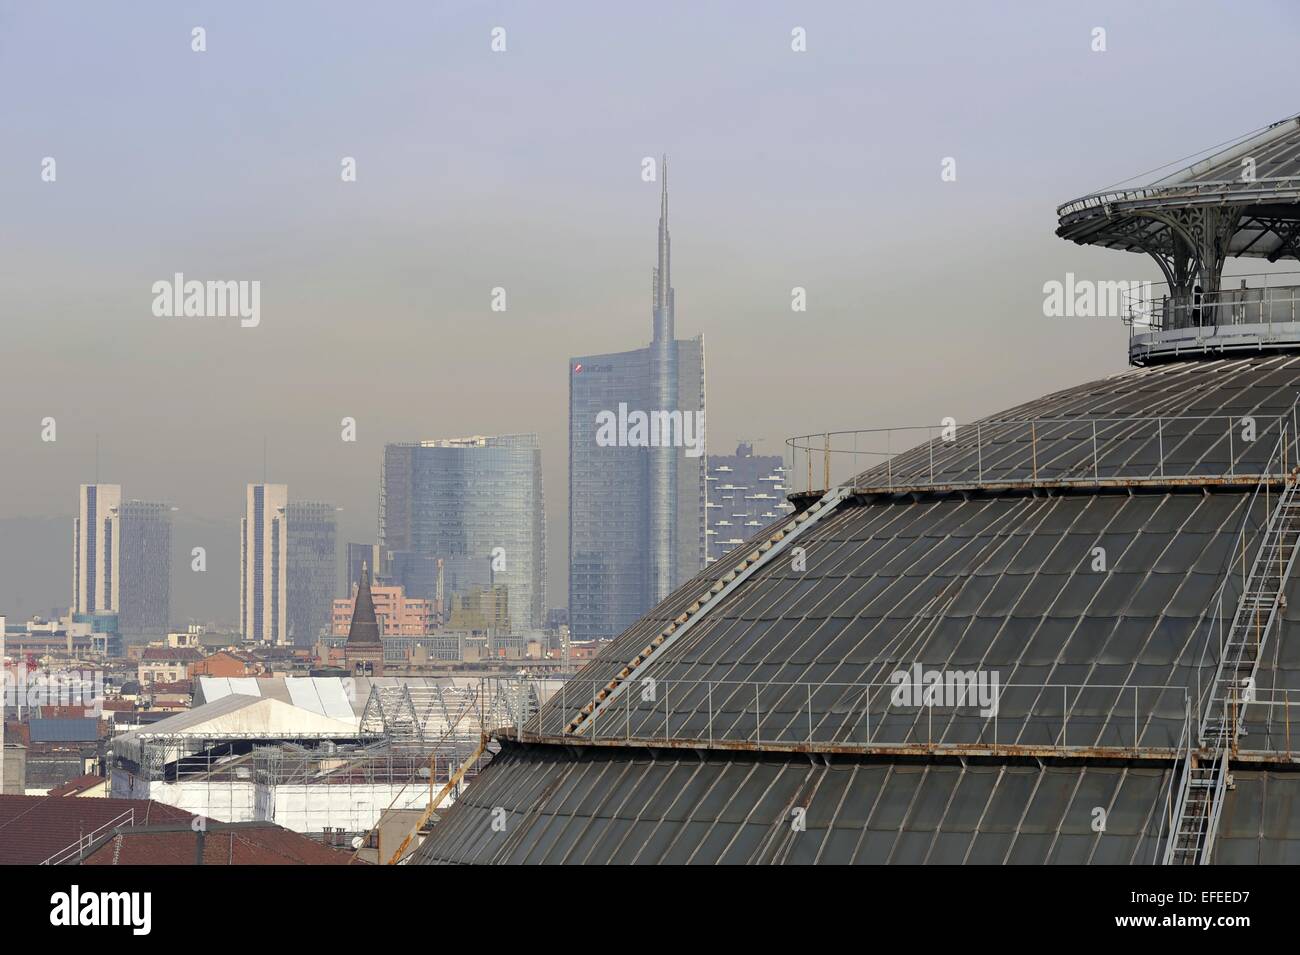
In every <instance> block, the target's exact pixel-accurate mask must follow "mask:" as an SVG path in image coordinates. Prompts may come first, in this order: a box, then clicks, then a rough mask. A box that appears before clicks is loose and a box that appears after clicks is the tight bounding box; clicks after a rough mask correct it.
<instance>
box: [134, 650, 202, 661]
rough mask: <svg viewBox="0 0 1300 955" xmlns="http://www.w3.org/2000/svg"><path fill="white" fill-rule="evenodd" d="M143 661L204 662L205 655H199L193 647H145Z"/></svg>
mask: <svg viewBox="0 0 1300 955" xmlns="http://www.w3.org/2000/svg"><path fill="white" fill-rule="evenodd" d="M140 659H141V660H142V661H143V660H175V661H183V662H186V663H192V662H194V661H196V660H202V659H203V654H201V653H199V651H198V650H195V649H194V648H193V647H177V648H176V649H172V648H171V647H145V648H144V652H143V653H142V654H140Z"/></svg>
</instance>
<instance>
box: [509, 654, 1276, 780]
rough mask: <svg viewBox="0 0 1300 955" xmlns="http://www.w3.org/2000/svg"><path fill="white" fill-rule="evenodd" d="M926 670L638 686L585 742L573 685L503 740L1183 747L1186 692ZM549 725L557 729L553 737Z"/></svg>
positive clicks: (587, 692)
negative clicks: (915, 674)
mask: <svg viewBox="0 0 1300 955" xmlns="http://www.w3.org/2000/svg"><path fill="white" fill-rule="evenodd" d="M899 672H902V673H908V674H910V673H911V670H908V669H903V670H900V671H899ZM924 672H925V673H926V674H928V673H931V672H937V673H939V677H938V679H937V681H936V682H934V683H923V682H922V681H912V680H910V679H908V680H904V679H902V678H896V679H891V680H887V681H881V682H843V683H837V682H826V683H809V682H776V681H773V682H762V681H755V680H676V679H658V678H644V679H641V678H638V679H637V680H636V685H635V687H634V688H633V690H632V691H631V692H626V693H623V694H622V695H621V696H620V697H619V698H617V699H615V700H613V701H612V705H610V706H608V707H606V708H604V709H602V710H601V711H600V712H598V713H596V714H593V715H592V716H590V717H588V719H587V721H586V722H585V723H584V727H583V734H582V735H577V734H575V733H572V732H564V731H563V730H561V729H560V728H559V724H562V723H567V722H568V721H569V719H570V718H571V717H572V715H573V714H575V713H577V712H578V711H579V708H580V707H582V706H583V705H584V704H586V703H587V702H588V701H589V700H591V699H592V698H593V696H594V694H595V693H596V692H598V691H599V690H600V689H601V688H602V687H603V686H604V685H605V683H606V681H604V680H600V679H592V680H584V679H575V680H570V681H569V682H568V683H566V684H565V685H564V686H563V687H562V688H561V690H560V694H559V695H558V696H557V697H556V698H553V703H555V704H556V705H558V707H559V710H558V713H556V712H550V713H544V714H543V719H542V720H539V721H530V722H529V723H528V724H527V725H525V726H523V727H520V726H516V725H512V726H507V727H498V728H497V729H496V731H495V732H497V733H498V734H500V735H504V736H508V737H509V738H511V739H518V740H522V741H523V742H529V741H552V742H553V741H557V740H563V741H569V742H573V743H581V742H589V743H601V742H603V743H606V744H614V743H621V744H626V745H645V746H654V745H675V746H692V747H698V748H722V749H743V750H768V749H770V750H786V749H794V750H797V751H802V750H813V751H833V752H838V753H864V754H865V753H873V752H907V751H915V752H928V753H933V752H943V751H946V750H951V751H952V752H955V753H960V752H965V753H981V752H989V753H1016V752H1024V753H1026V754H1039V755H1061V756H1066V755H1081V756H1088V755H1099V756H1107V755H1110V756H1120V755H1130V756H1131V755H1145V756H1147V757H1150V758H1156V759H1167V758H1173V754H1174V753H1175V751H1176V749H1177V746H1178V745H1180V744H1179V743H1178V736H1177V730H1176V727H1181V726H1182V725H1183V724H1184V722H1185V720H1186V719H1187V718H1188V717H1187V715H1188V714H1189V713H1190V712H1191V705H1192V703H1191V695H1190V693H1189V692H1188V689H1187V688H1186V687H1182V686H1154V685H1136V684H1099V683H1092V684H1080V683H1006V684H1003V683H1001V682H1000V681H999V680H998V679H997V676H996V673H997V671H995V670H979V669H975V668H971V669H964V670H963V669H960V668H957V669H954V670H942V671H930V670H927V671H924ZM925 679H927V680H929V679H934V678H931V677H926V678H925ZM900 694H901V697H900ZM1298 715H1300V711H1298ZM551 724H556V728H555V730H554V731H553V732H548V731H547V729H546V728H547V727H549V726H550V725H551Z"/></svg>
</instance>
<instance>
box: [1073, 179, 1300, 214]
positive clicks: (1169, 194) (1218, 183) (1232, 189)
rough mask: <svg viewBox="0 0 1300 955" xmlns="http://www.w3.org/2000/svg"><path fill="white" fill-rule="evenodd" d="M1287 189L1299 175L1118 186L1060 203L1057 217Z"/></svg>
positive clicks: (1299, 186)
mask: <svg viewBox="0 0 1300 955" xmlns="http://www.w3.org/2000/svg"><path fill="white" fill-rule="evenodd" d="M1266 189H1267V190H1268V191H1275V192H1285V191H1286V190H1288V189H1295V190H1300V177H1298V176H1256V177H1255V178H1254V179H1252V180H1243V179H1213V180H1205V181H1203V182H1188V183H1178V184H1176V185H1170V186H1146V187H1142V188H1138V189H1115V190H1109V191H1106V192H1097V193H1093V194H1092V195H1088V196H1080V197H1079V198H1077V199H1071V200H1069V201H1068V202H1065V203H1062V204H1061V205H1060V206H1057V209H1056V216H1057V218H1058V219H1064V218H1065V217H1066V216H1069V215H1075V214H1077V213H1079V212H1084V211H1086V210H1089V209H1098V208H1105V207H1106V206H1112V205H1115V204H1116V203H1120V202H1141V201H1143V200H1147V199H1160V200H1173V199H1196V198H1200V197H1202V196H1218V195H1220V194H1224V193H1242V194H1244V195H1246V196H1248V197H1252V196H1258V195H1259V193H1261V192H1264V191H1265V190H1266Z"/></svg>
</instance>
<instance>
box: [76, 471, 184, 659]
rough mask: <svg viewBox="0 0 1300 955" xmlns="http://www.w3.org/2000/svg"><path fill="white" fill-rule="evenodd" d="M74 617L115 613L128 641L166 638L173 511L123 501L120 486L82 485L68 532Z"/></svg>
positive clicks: (147, 503) (162, 507) (148, 502)
mask: <svg viewBox="0 0 1300 955" xmlns="http://www.w3.org/2000/svg"><path fill="white" fill-rule="evenodd" d="M72 538H73V539H72V612H73V613H74V614H103V613H115V614H117V618H118V630H119V632H121V633H122V634H123V635H124V636H127V637H161V636H163V635H165V634H166V633H167V625H168V622H169V620H168V616H169V612H170V594H171V510H170V508H169V507H168V506H167V505H166V504H160V503H156V502H152V501H124V500H122V487H121V485H119V484H83V485H81V495H80V501H79V505H78V508H77V517H76V520H75V521H74V522H73V529H72Z"/></svg>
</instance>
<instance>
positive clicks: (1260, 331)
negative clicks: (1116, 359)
mask: <svg viewBox="0 0 1300 955" xmlns="http://www.w3.org/2000/svg"><path fill="white" fill-rule="evenodd" d="M1288 277H1290V278H1292V279H1294V278H1295V277H1296V273H1287V274H1286V275H1278V274H1264V275H1250V276H1235V277H1233V278H1225V279H1224V280H1223V284H1224V286H1225V288H1222V289H1220V290H1219V291H1217V292H1209V293H1201V292H1196V293H1193V294H1192V295H1190V296H1176V295H1174V296H1171V295H1169V294H1168V292H1167V290H1166V287H1165V286H1163V285H1160V286H1154V287H1153V292H1152V294H1151V295H1150V296H1145V297H1142V298H1139V299H1134V300H1132V301H1130V302H1128V303H1127V313H1126V315H1125V317H1124V323H1125V324H1126V325H1128V326H1129V362H1130V363H1131V364H1134V365H1146V364H1151V363H1153V362H1157V361H1174V360H1178V359H1189V358H1199V357H1203V356H1206V355H1219V354H1223V355H1230V354H1239V353H1250V352H1265V351H1275V350H1278V349H1283V348H1300V285H1280V284H1277V282H1278V280H1279V279H1285V278H1288ZM1234 283H1236V287H1235V288H1229V287H1227V286H1229V285H1232V284H1234Z"/></svg>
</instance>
